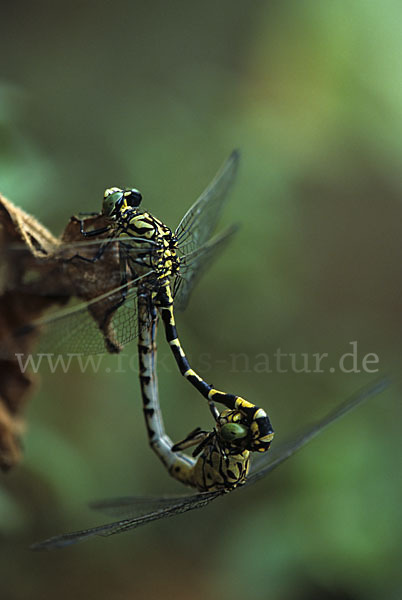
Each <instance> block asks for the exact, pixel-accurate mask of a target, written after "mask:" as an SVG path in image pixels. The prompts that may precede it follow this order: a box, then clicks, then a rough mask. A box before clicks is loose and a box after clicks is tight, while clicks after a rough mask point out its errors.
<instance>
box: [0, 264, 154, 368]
mask: <svg viewBox="0 0 402 600" xmlns="http://www.w3.org/2000/svg"><path fill="white" fill-rule="evenodd" d="M147 276H148V274H146V275H144V276H142V277H138V278H137V279H135V280H133V281H131V282H129V283H128V284H127V287H128V292H127V295H126V298H125V301H124V303H123V304H122V305H121V306H120V307H119V308H118V310H113V307H116V305H117V304H118V303H119V301H121V299H122V293H123V289H125V287H126V286H123V285H120V286H118V287H116V288H114V289H113V290H108V291H107V292H106V293H104V294H102V295H100V296H97V297H96V298H94V299H93V300H90V301H87V302H80V303H78V304H75V305H73V306H71V307H68V308H66V309H63V310H58V311H56V312H54V313H52V314H50V315H48V316H46V317H43V318H41V319H37V320H36V321H33V322H32V323H30V324H29V325H26V326H24V327H22V328H20V329H19V330H17V331H15V333H14V335H13V338H14V339H13V342H14V343H10V339H6V340H2V342H1V343H0V356H2V354H3V348H7V354H8V355H9V354H10V348H13V347H14V346H15V347H17V348H21V347H24V338H29V336H31V335H32V333H37V334H40V338H39V342H38V344H37V345H36V347H35V351H36V353H46V354H47V353H52V354H54V353H61V354H66V353H68V354H84V355H89V354H99V353H104V352H112V353H113V352H119V351H120V350H121V349H122V347H123V346H125V345H126V344H128V343H129V342H131V341H132V340H133V339H135V338H136V337H137V335H138V333H139V332H138V323H137V296H138V290H137V288H136V286H137V285H138V284H139V283H140V282H141V281H142V280H143V279H144V278H146V277H147ZM20 351H21V350H19V352H20Z"/></svg>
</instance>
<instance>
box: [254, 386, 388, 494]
mask: <svg viewBox="0 0 402 600" xmlns="http://www.w3.org/2000/svg"><path fill="white" fill-rule="evenodd" d="M389 385H390V380H389V379H388V378H383V379H380V380H378V381H377V382H376V383H375V384H374V385H370V386H368V387H366V388H363V389H362V390H360V391H358V392H356V393H355V394H353V395H352V396H351V397H350V398H348V399H347V400H345V402H342V403H341V404H339V405H338V406H337V407H336V408H335V409H334V410H333V411H331V412H330V413H329V414H328V415H327V416H325V417H324V418H323V419H321V420H319V421H317V422H316V423H314V424H313V425H311V426H310V427H309V428H307V429H306V430H305V431H303V432H301V433H299V434H298V435H296V436H295V437H294V438H293V439H292V440H289V441H288V442H284V443H283V444H280V445H278V446H277V447H274V448H273V449H272V450H270V451H269V452H268V453H267V454H266V455H265V456H262V455H261V456H259V457H257V458H256V460H255V461H254V462H253V466H252V470H251V473H250V475H249V476H248V478H247V481H246V483H245V486H247V485H251V484H253V483H255V482H256V481H258V480H259V479H261V478H262V477H265V475H267V474H268V473H269V472H270V471H273V470H274V469H276V468H277V467H278V466H279V465H280V464H282V463H283V462H284V461H285V460H287V459H288V458H290V457H291V456H293V454H295V453H296V452H298V451H299V450H301V448H303V446H305V445H306V444H308V443H309V442H310V441H311V440H312V439H314V438H315V437H316V436H317V435H319V434H320V433H322V432H323V431H324V430H325V429H326V428H327V427H329V426H330V425H332V424H333V423H335V422H336V421H338V420H339V419H341V418H342V417H343V416H344V415H346V414H347V413H349V412H350V411H351V410H353V409H355V408H357V407H358V406H359V405H360V404H362V403H363V402H365V401H366V400H368V399H369V398H372V397H373V396H377V395H378V394H381V393H382V392H383V391H384V390H385V389H386V388H387V387H388V386H389ZM245 486H243V487H245Z"/></svg>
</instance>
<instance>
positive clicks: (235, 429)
mask: <svg viewBox="0 0 402 600" xmlns="http://www.w3.org/2000/svg"><path fill="white" fill-rule="evenodd" d="M220 434H221V437H222V439H223V440H224V441H225V442H229V443H230V442H234V441H236V440H241V439H243V438H245V437H247V427H245V426H244V425H240V423H225V425H222V427H221V429H220Z"/></svg>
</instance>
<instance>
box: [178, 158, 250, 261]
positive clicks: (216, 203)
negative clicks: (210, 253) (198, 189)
mask: <svg viewBox="0 0 402 600" xmlns="http://www.w3.org/2000/svg"><path fill="white" fill-rule="evenodd" d="M238 164H239V152H238V151H237V150H234V151H233V152H232V154H231V155H230V157H229V158H228V159H227V161H226V162H225V164H224V165H223V167H222V168H221V170H220V171H219V172H218V173H217V175H216V176H215V178H214V179H213V181H212V182H211V183H210V185H209V186H208V187H207V189H206V190H205V191H204V192H203V193H202V194H201V196H200V197H199V198H198V200H197V201H196V202H195V203H194V204H193V206H192V207H191V208H190V209H189V210H188V211H187V212H186V214H185V215H184V217H183V219H182V220H181V221H180V223H179V226H178V227H177V229H176V231H175V235H176V237H177V240H178V244H179V248H180V251H181V252H182V254H183V255H185V254H189V253H190V252H193V251H194V250H196V249H197V248H200V247H201V246H202V245H203V244H204V243H205V242H206V241H207V240H209V238H210V237H211V234H212V233H213V231H214V229H215V227H216V224H217V222H218V219H219V217H220V214H221V212H222V208H223V205H224V202H225V200H226V198H227V194H228V192H229V190H230V188H231V186H232V184H233V181H234V179H235V176H236V172H237V168H238Z"/></svg>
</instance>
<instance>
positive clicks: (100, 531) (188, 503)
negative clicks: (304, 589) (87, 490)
mask: <svg viewBox="0 0 402 600" xmlns="http://www.w3.org/2000/svg"><path fill="white" fill-rule="evenodd" d="M389 385H390V380H389V379H388V378H383V379H381V380H379V381H377V382H376V383H375V384H374V385H371V386H369V387H366V388H364V389H363V390H361V391H359V392H357V393H356V394H354V395H353V396H351V397H350V398H349V399H348V400H346V401H345V402H343V403H342V404H340V405H339V406H338V407H337V408H335V410H333V411H332V412H330V413H329V414H328V415H327V416H326V417H324V418H323V419H321V420H320V421H317V422H316V423H315V424H313V425H312V426H311V427H309V428H308V429H307V430H305V431H304V432H303V433H301V434H300V435H297V436H296V437H295V438H294V439H293V440H291V441H289V442H287V443H284V444H282V445H279V446H278V447H277V448H276V449H273V450H271V451H270V452H269V454H267V455H266V456H265V455H264V456H261V457H259V458H257V460H256V461H255V462H254V464H253V467H252V472H251V473H250V475H249V477H248V479H247V482H246V484H245V485H244V486H242V487H241V488H237V489H243V488H244V487H246V486H247V485H251V484H253V483H255V482H256V481H258V480H259V479H261V478H262V477H265V476H266V475H267V474H268V473H269V472H270V471H273V469H275V468H276V467H278V466H279V465H280V464H282V463H283V462H284V461H285V460H287V459H288V458H290V457H291V456H292V455H293V454H295V453H296V452H297V451H298V450H300V449H301V448H302V447H303V446H305V445H306V444H308V443H309V442H310V441H311V440H312V439H313V438H314V437H316V436H317V435H319V434H320V433H321V432H323V431H324V430H325V429H326V428H327V427H328V426H329V425H331V424H332V423H335V422H336V421H338V419H340V418H341V417H343V416H344V415H346V414H347V413H349V412H350V411H351V410H353V409H354V408H356V407H357V406H359V405H360V404H362V403H363V402H365V401H366V400H368V399H369V398H371V397H373V396H376V395H378V394H380V393H382V392H383V391H384V390H385V389H386V388H387V387H388V386H389ZM221 495H222V493H221V492H209V493H201V494H194V495H189V496H176V497H167V498H166V497H161V498H141V497H139V498H135V497H134V498H131V497H128V498H127V497H126V498H118V499H112V500H103V501H99V502H94V503H93V504H92V507H93V508H95V509H97V510H101V511H103V512H106V513H107V514H112V515H114V516H120V517H127V518H123V519H120V520H118V521H114V522H113V523H107V524H106V525H99V526H98V527H92V528H90V529H83V530H81V531H75V532H73V533H66V534H62V535H58V536H55V537H52V538H49V539H47V540H45V541H43V542H39V543H37V544H34V545H33V546H31V548H32V549H33V550H52V549H57V548H64V547H66V546H70V545H72V544H76V543H78V542H81V541H85V540H87V539H89V538H91V537H94V536H96V535H101V536H109V535H114V534H116V533H122V532H124V531H129V530H131V529H135V528H137V527H140V526H141V525H145V524H147V523H151V522H152V521H156V520H158V519H165V518H168V517H173V516H175V515H178V514H180V513H184V512H187V511H190V510H195V509H198V508H202V507H204V506H206V505H207V504H209V503H210V502H211V501H212V500H214V499H215V498H217V497H218V496H221ZM138 513H143V514H140V516H132V515H138Z"/></svg>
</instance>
